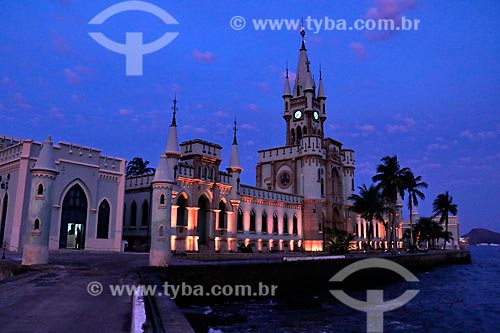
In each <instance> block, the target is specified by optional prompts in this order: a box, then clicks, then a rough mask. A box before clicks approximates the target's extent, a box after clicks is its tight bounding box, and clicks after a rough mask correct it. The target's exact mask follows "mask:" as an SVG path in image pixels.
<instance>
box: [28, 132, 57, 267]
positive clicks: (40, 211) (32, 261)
mask: <svg viewBox="0 0 500 333" xmlns="http://www.w3.org/2000/svg"><path fill="white" fill-rule="evenodd" d="M57 174H58V171H57V168H56V166H55V158H54V148H53V146H52V139H51V138H50V136H49V137H47V139H46V140H45V142H44V143H43V146H42V149H41V151H40V154H39V155H38V159H37V161H36V163H35V166H34V167H33V169H31V177H32V178H31V193H30V203H29V213H28V221H27V223H26V224H27V228H26V232H27V235H26V236H27V237H26V239H27V241H26V244H25V245H24V249H23V261H22V264H23V265H42V264H47V263H48V261H49V233H50V222H51V220H52V189H53V187H54V183H55V180H56V177H57Z"/></svg>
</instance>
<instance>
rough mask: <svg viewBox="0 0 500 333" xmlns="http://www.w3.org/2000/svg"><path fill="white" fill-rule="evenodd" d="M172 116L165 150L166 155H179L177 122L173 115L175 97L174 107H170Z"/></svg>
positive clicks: (175, 104)
mask: <svg viewBox="0 0 500 333" xmlns="http://www.w3.org/2000/svg"><path fill="white" fill-rule="evenodd" d="M172 110H173V116H172V124H171V125H170V131H169V133H168V140H167V147H166V149H165V152H166V153H171V154H172V153H173V154H180V150H179V140H178V138H177V121H176V119H175V115H176V113H177V110H178V109H177V97H174V106H172Z"/></svg>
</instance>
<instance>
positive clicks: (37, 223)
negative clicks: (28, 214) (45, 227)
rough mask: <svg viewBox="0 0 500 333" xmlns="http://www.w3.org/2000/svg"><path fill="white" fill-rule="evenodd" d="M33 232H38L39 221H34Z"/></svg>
mask: <svg viewBox="0 0 500 333" xmlns="http://www.w3.org/2000/svg"><path fill="white" fill-rule="evenodd" d="M33 230H40V220H39V219H36V220H35V223H33Z"/></svg>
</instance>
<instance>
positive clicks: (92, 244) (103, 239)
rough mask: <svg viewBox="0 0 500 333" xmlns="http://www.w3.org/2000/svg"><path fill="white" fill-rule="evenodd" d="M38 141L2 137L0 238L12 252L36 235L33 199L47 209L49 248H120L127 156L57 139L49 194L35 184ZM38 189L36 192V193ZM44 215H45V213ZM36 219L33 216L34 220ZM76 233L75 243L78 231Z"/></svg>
mask: <svg viewBox="0 0 500 333" xmlns="http://www.w3.org/2000/svg"><path fill="white" fill-rule="evenodd" d="M41 149H42V143H40V142H36V141H33V140H30V139H27V140H20V139H13V138H8V137H5V136H3V137H0V177H1V180H0V184H1V189H0V212H1V213H2V214H1V215H0V223H1V224H0V226H1V229H0V240H1V241H2V243H5V245H6V248H7V249H8V250H11V251H17V250H22V249H23V247H24V244H25V242H26V240H27V238H28V237H30V236H31V235H33V234H36V233H37V231H36V228H35V221H32V219H33V218H34V217H33V214H34V212H36V210H33V209H32V211H31V214H30V207H32V206H33V207H34V206H36V205H35V203H36V201H37V200H48V201H49V205H46V207H49V208H50V209H51V210H52V211H51V214H50V216H51V218H50V219H51V220H50V221H40V219H39V221H38V223H42V224H46V223H49V224H50V229H49V230H50V231H49V233H50V235H49V244H48V245H49V248H50V249H59V248H75V247H78V248H81V249H88V250H104V251H119V250H120V248H121V239H122V221H123V209H122V207H123V200H124V193H125V175H124V173H125V160H123V159H121V158H113V157H109V156H106V155H103V154H102V153H101V151H100V150H98V149H94V148H90V147H83V146H79V145H75V144H70V143H65V142H59V143H58V144H57V145H56V146H54V147H53V156H54V161H53V163H54V164H55V167H56V171H57V172H56V176H55V179H54V181H53V187H52V189H51V194H50V198H47V197H46V196H45V194H44V193H43V190H42V188H43V185H42V186H41V187H40V185H41V184H38V183H37V181H36V179H35V181H34V183H33V178H32V177H33V176H32V173H31V170H32V169H33V167H34V166H35V164H36V162H37V160H38V157H39V155H40V151H41ZM38 191H40V192H38ZM47 216H48V215H47ZM35 220H36V218H35ZM78 231H80V237H79V244H77V241H76V238H77V232H78Z"/></svg>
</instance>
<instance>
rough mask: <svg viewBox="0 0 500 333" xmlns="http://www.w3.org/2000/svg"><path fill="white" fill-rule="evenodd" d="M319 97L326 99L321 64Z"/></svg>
mask: <svg viewBox="0 0 500 333" xmlns="http://www.w3.org/2000/svg"><path fill="white" fill-rule="evenodd" d="M318 97H322V98H326V96H325V87H323V73H322V71H321V64H320V65H319V88H318Z"/></svg>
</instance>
